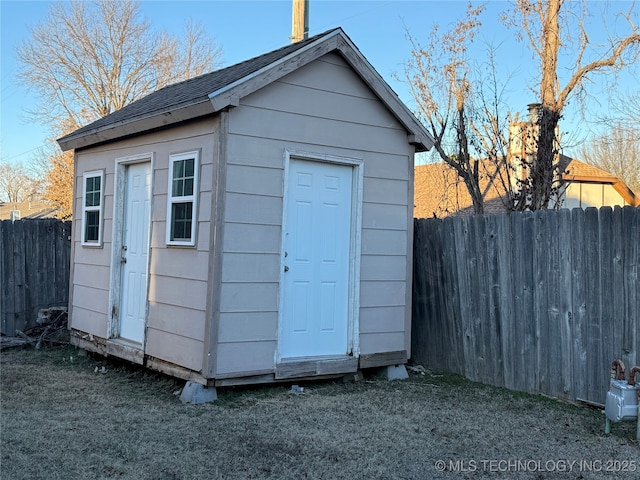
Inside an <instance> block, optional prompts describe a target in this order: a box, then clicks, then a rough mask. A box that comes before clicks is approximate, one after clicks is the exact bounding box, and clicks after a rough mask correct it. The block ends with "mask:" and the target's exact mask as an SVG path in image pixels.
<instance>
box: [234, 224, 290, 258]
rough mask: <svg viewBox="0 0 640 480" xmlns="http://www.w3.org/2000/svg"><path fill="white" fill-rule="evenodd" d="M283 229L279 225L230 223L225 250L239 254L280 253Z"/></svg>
mask: <svg viewBox="0 0 640 480" xmlns="http://www.w3.org/2000/svg"><path fill="white" fill-rule="evenodd" d="M280 237H281V228H280V226H277V225H253V224H244V223H228V224H227V225H225V229H224V242H223V247H222V248H223V250H224V251H225V252H237V253H278V254H279V253H280Z"/></svg>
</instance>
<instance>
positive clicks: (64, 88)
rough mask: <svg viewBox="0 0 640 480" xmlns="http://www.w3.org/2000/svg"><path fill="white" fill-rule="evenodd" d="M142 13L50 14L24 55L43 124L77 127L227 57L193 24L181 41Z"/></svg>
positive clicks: (103, 9) (63, 7) (98, 9)
mask: <svg viewBox="0 0 640 480" xmlns="http://www.w3.org/2000/svg"><path fill="white" fill-rule="evenodd" d="M139 10H140V8H139V4H138V3H136V2H134V1H131V0H123V1H109V0H101V1H99V2H95V3H87V2H85V1H77V2H55V3H54V4H53V5H52V6H51V8H50V10H49V13H48V16H47V17H46V19H45V20H44V21H43V23H41V24H39V25H37V26H35V27H34V28H33V29H32V31H31V38H30V39H29V40H28V41H27V42H25V43H23V44H22V45H21V46H20V48H19V49H18V59H19V61H20V63H21V71H20V78H21V79H22V80H23V81H24V82H25V83H26V84H28V85H30V86H31V87H33V88H34V89H35V90H36V92H37V93H38V94H39V95H40V97H41V104H42V108H41V109H40V110H39V111H37V112H35V113H37V114H38V116H39V117H40V118H41V119H43V120H45V121H46V122H47V123H49V124H50V125H52V126H53V127H54V128H59V127H60V125H61V122H62V121H63V120H65V121H67V120H68V119H72V120H73V123H74V125H75V126H76V127H78V126H81V125H84V124H86V123H88V122H90V121H93V120H96V119H98V118H100V117H103V116H105V115H107V114H109V113H111V112H113V111H115V110H118V109H120V108H122V107H123V106H125V105H127V104H129V103H131V102H133V101H135V100H137V99H138V98H140V97H142V96H144V95H147V94H148V93H150V92H152V91H154V90H157V89H159V88H161V87H163V86H165V85H168V84H170V83H174V82H176V81H179V80H184V79H187V78H190V77H193V76H196V75H200V74H202V73H205V72H207V71H209V70H211V69H212V68H213V66H214V65H215V63H216V61H217V59H218V57H219V54H220V50H219V49H218V48H216V47H215V46H214V45H213V43H211V41H210V40H209V39H207V38H206V37H205V35H204V31H203V29H202V27H201V26H198V25H196V24H194V23H188V24H187V26H186V34H185V35H184V36H183V37H182V38H183V40H178V39H176V38H173V37H171V36H169V35H168V34H166V33H156V32H154V31H152V29H151V26H150V24H149V23H147V22H146V21H144V20H143V19H141V17H140V11H139Z"/></svg>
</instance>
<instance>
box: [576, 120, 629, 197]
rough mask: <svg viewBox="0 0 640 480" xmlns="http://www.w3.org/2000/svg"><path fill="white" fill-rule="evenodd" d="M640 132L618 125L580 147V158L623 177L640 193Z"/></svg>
mask: <svg viewBox="0 0 640 480" xmlns="http://www.w3.org/2000/svg"><path fill="white" fill-rule="evenodd" d="M639 135H640V133H639V132H638V131H631V130H628V129H625V128H624V127H623V126H621V125H618V126H616V127H614V128H613V129H612V130H611V131H609V132H606V133H604V134H602V135H599V136H596V137H595V138H592V139H591V140H590V141H589V142H588V143H587V144H586V145H583V146H582V148H581V149H580V158H581V159H582V160H584V161H585V162H587V163H589V164H590V165H595V166H596V167H600V168H602V169H603V170H606V171H607V172H610V173H612V174H613V175H615V176H616V177H618V178H620V179H622V180H623V181H624V182H625V183H626V184H627V185H628V186H629V188H631V190H633V191H634V192H636V193H639V194H640V138H639Z"/></svg>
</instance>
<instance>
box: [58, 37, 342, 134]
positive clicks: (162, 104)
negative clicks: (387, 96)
mask: <svg viewBox="0 0 640 480" xmlns="http://www.w3.org/2000/svg"><path fill="white" fill-rule="evenodd" d="M336 30H340V29H339V28H336V29H332V30H328V31H326V32H324V33H321V34H319V35H315V36H313V37H310V38H308V39H306V40H303V41H300V42H297V43H294V44H291V45H287V46H285V47H282V48H279V49H277V50H273V51H271V52H268V53H265V54H263V55H260V56H257V57H254V58H251V59H249V60H245V61H244V62H241V63H237V64H235V65H231V66H229V67H226V68H222V69H220V70H215V71H213V72H211V73H207V74H204V75H201V76H199V77H194V78H191V79H189V80H185V81H182V82H179V83H175V84H173V85H168V86H166V87H164V88H161V89H159V90H157V91H155V92H153V93H150V94H149V95H147V96H146V97H143V98H141V99H139V100H136V101H135V102H133V103H130V104H129V105H127V106H125V107H123V108H121V109H120V110H117V111H115V112H113V113H111V114H109V115H107V116H105V117H102V118H100V119H99V120H96V121H95V122H92V123H90V124H88V125H86V126H84V127H82V128H80V129H78V130H76V131H74V132H73V133H71V134H69V135H66V136H64V137H62V138H60V139H59V141H60V142H64V141H65V140H66V139H68V138H70V137H78V136H82V135H83V134H85V133H88V132H92V131H95V130H100V129H103V128H106V127H109V126H110V125H114V124H118V123H122V122H129V121H134V120H136V119H140V118H144V117H148V116H151V115H154V114H156V113H161V112H166V111H169V110H173V109H175V108H179V107H182V106H188V105H193V104H196V103H200V102H204V101H208V100H209V94H211V93H213V92H216V91H218V90H220V89H221V88H224V87H226V86H228V85H231V84H232V83H234V82H236V81H238V80H240V79H242V78H244V77H246V76H247V75H250V74H252V73H254V72H256V71H258V70H260V69H261V68H264V67H266V66H267V65H270V64H271V63H273V62H276V61H278V60H280V59H282V58H284V57H286V56H287V55H290V54H291V53H294V52H296V51H297V50H300V49H301V48H303V47H305V46H306V45H308V44H310V43H313V42H315V41H316V40H318V39H319V38H321V37H324V36H326V35H329V34H331V33H332V32H334V31H336Z"/></svg>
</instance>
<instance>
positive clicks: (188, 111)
mask: <svg viewBox="0 0 640 480" xmlns="http://www.w3.org/2000/svg"><path fill="white" fill-rule="evenodd" d="M212 113H215V112H214V111H213V110H212V108H211V103H210V102H209V101H208V100H207V99H204V100H201V101H199V102H196V103H189V104H184V105H181V106H179V107H178V108H175V107H173V108H171V109H168V110H164V111H159V112H154V113H152V114H150V115H145V116H141V117H135V118H133V119H128V120H123V121H121V122H117V123H113V124H110V125H107V126H104V127H100V128H96V129H94V130H90V131H88V132H87V131H85V132H82V133H79V134H73V133H72V134H70V135H67V136H65V137H62V138H59V139H58V140H57V142H58V145H60V148H61V149H62V151H66V150H71V149H76V150H77V149H80V148H84V147H90V146H93V145H97V144H100V143H106V142H111V141H114V140H118V139H121V138H123V137H128V136H130V135H135V134H138V133H143V132H146V131H150V130H155V129H157V128H162V127H166V126H169V125H173V124H176V123H180V122H184V121H186V120H192V119H194V118H198V117H202V116H205V115H210V114H212Z"/></svg>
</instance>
